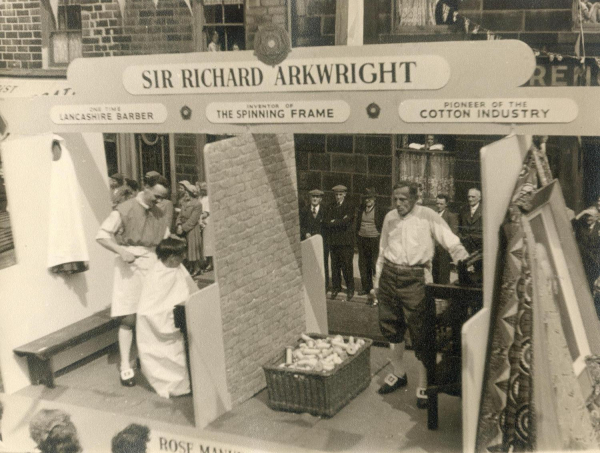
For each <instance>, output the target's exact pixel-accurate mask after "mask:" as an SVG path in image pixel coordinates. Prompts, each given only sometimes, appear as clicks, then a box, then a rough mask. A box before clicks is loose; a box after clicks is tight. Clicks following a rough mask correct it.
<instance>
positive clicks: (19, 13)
mask: <svg viewBox="0 0 600 453" xmlns="http://www.w3.org/2000/svg"><path fill="white" fill-rule="evenodd" d="M41 30H42V25H41V21H40V5H39V0H1V1H0V69H4V68H23V69H33V68H41V67H42V31H41Z"/></svg>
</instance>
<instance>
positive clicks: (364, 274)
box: [356, 187, 387, 296]
mask: <svg viewBox="0 0 600 453" xmlns="http://www.w3.org/2000/svg"><path fill="white" fill-rule="evenodd" d="M386 213H387V210H385V209H382V208H380V207H379V206H377V205H376V202H375V189H373V188H372V187H369V188H367V189H366V190H365V194H364V196H363V201H362V204H361V206H360V208H359V209H358V215H357V216H356V240H357V245H358V269H359V270H360V285H361V291H360V292H359V293H358V295H359V296H364V295H366V294H369V293H370V292H371V290H372V289H373V277H375V265H376V264H377V257H378V256H379V236H380V235H381V227H382V226H383V219H384V217H385V215H386Z"/></svg>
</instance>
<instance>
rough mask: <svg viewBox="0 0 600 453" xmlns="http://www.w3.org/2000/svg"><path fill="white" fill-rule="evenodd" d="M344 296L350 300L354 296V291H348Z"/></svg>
mask: <svg viewBox="0 0 600 453" xmlns="http://www.w3.org/2000/svg"><path fill="white" fill-rule="evenodd" d="M346 296H348V297H347V298H346V300H352V298H353V297H354V291H348V292H347V293H346Z"/></svg>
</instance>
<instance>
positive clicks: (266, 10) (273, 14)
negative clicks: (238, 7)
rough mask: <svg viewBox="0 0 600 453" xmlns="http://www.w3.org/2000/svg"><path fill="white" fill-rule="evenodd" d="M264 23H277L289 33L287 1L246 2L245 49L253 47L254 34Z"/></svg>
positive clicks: (259, 0) (260, 0)
mask: <svg viewBox="0 0 600 453" xmlns="http://www.w3.org/2000/svg"><path fill="white" fill-rule="evenodd" d="M289 1H292V0H289ZM264 23H273V24H276V25H279V26H281V27H283V28H285V29H286V30H287V31H288V33H289V30H290V28H289V24H288V12H287V1H286V0H254V1H250V2H246V49H249V50H250V49H253V48H254V35H256V32H257V31H258V28H259V26H260V25H261V24H264Z"/></svg>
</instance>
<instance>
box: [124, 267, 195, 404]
mask: <svg viewBox="0 0 600 453" xmlns="http://www.w3.org/2000/svg"><path fill="white" fill-rule="evenodd" d="M188 279H189V280H188ZM190 281H191V282H192V283H191V284H193V280H192V279H191V277H190V274H189V273H188V272H187V270H186V269H185V268H184V267H183V266H182V265H180V266H179V267H177V268H169V267H166V266H165V265H164V264H163V263H162V262H161V261H157V263H156V264H155V265H154V266H153V268H152V269H150V271H149V272H148V275H147V276H146V277H145V281H144V284H143V289H142V295H141V297H140V302H139V307H138V312H137V324H136V332H137V333H136V335H137V338H136V339H137V347H138V353H139V357H140V362H141V364H142V373H144V376H146V378H147V379H148V382H149V383H150V385H152V387H153V388H154V390H155V391H156V393H158V395H160V396H162V397H163V398H169V396H177V395H185V394H186V393H190V391H191V390H190V379H189V376H188V369H187V363H186V356H185V348H184V342H183V335H182V333H181V332H180V331H179V329H177V328H176V327H175V321H174V316H173V307H174V306H175V305H177V304H178V303H180V302H184V301H186V300H187V299H188V297H189V296H190V286H189V285H190Z"/></svg>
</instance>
